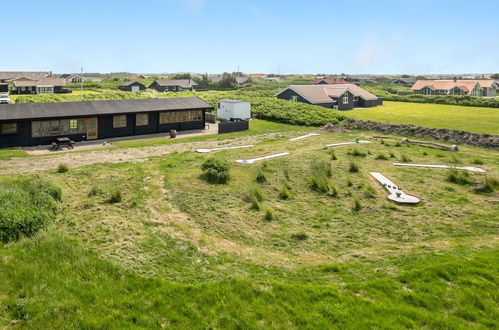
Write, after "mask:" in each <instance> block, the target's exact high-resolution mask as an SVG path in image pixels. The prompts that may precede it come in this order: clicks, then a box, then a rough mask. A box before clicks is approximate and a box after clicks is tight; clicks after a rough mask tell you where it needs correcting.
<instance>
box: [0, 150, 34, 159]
mask: <svg viewBox="0 0 499 330" xmlns="http://www.w3.org/2000/svg"><path fill="white" fill-rule="evenodd" d="M26 156H28V153H27V152H26V151H25V150H22V149H0V160H5V159H10V158H12V157H26Z"/></svg>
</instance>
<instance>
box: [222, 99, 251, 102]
mask: <svg viewBox="0 0 499 330" xmlns="http://www.w3.org/2000/svg"><path fill="white" fill-rule="evenodd" d="M218 102H225V103H249V102H248V101H242V100H232V99H222V100H219V101H218Z"/></svg>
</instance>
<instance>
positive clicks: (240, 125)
mask: <svg viewBox="0 0 499 330" xmlns="http://www.w3.org/2000/svg"><path fill="white" fill-rule="evenodd" d="M247 129H249V121H247V120H241V121H226V122H222V123H219V124H218V134H222V133H231V132H239V131H245V130H247Z"/></svg>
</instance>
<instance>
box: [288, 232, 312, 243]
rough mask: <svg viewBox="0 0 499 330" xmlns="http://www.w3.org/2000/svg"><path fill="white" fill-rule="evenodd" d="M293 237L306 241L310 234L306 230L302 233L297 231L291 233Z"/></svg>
mask: <svg viewBox="0 0 499 330" xmlns="http://www.w3.org/2000/svg"><path fill="white" fill-rule="evenodd" d="M291 238H292V239H295V240H297V241H304V240H306V239H308V235H307V234H306V233H305V232H300V233H296V234H293V235H291Z"/></svg>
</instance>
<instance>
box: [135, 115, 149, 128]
mask: <svg viewBox="0 0 499 330" xmlns="http://www.w3.org/2000/svg"><path fill="white" fill-rule="evenodd" d="M135 125H137V126H147V125H149V114H148V113H138V114H136V115H135Z"/></svg>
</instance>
